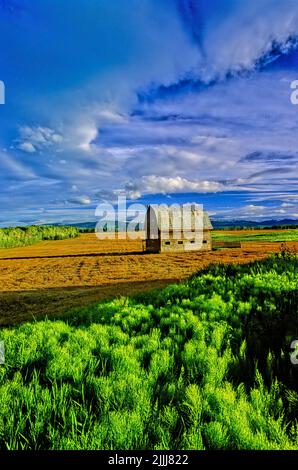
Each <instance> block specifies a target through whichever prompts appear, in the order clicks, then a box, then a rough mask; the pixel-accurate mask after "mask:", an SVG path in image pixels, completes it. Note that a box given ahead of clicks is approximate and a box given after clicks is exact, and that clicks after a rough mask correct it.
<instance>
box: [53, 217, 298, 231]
mask: <svg viewBox="0 0 298 470" xmlns="http://www.w3.org/2000/svg"><path fill="white" fill-rule="evenodd" d="M96 224H97V222H79V223H77V222H74V223H68V224H53V225H70V226H72V227H77V228H79V229H89V230H94V229H95V226H96ZM212 225H213V227H214V228H215V229H228V228H232V229H235V228H248V229H249V228H278V227H293V228H294V227H297V228H298V220H297V219H296V220H295V219H282V220H275V219H269V220H262V221H258V222H257V221H253V220H239V219H235V220H212Z"/></svg>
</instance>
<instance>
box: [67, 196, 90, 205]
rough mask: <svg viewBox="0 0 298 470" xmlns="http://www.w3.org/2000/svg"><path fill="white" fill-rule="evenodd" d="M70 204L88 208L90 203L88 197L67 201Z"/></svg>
mask: <svg viewBox="0 0 298 470" xmlns="http://www.w3.org/2000/svg"><path fill="white" fill-rule="evenodd" d="M69 202H70V203H71V204H78V205H80V206H88V205H90V204H91V203H92V201H91V199H90V197H89V196H76V197H73V198H71V199H69Z"/></svg>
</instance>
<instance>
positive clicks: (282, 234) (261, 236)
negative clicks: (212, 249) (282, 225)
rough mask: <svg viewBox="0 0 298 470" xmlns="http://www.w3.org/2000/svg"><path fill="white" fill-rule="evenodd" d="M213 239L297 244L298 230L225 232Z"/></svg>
mask: <svg viewBox="0 0 298 470" xmlns="http://www.w3.org/2000/svg"><path fill="white" fill-rule="evenodd" d="M212 238H213V240H215V241H231V242H257V241H262V242H297V241H298V229H292V230H283V231H275V232H268V233H258V232H257V231H255V232H253V233H249V232H248V233H237V232H236V233H235V234H234V233H233V234H231V233H225V231H221V232H214V233H213V234H212Z"/></svg>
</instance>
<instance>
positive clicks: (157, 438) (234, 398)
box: [0, 253, 298, 450]
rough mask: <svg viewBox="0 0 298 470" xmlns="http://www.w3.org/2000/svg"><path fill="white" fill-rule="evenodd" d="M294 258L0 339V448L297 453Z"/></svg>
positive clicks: (204, 278) (219, 271)
mask: <svg viewBox="0 0 298 470" xmlns="http://www.w3.org/2000/svg"><path fill="white" fill-rule="evenodd" d="M297 287H298V258H297V256H295V255H290V254H287V253H283V254H280V255H278V256H275V257H273V258H271V259H269V260H266V261H263V262H257V263H254V264H251V265H246V266H217V265H216V266H211V267H210V268H209V269H208V270H206V271H205V272H203V273H202V274H200V275H198V276H194V277H193V278H192V279H190V280H189V281H188V282H186V283H184V284H179V285H172V286H169V287H167V288H166V289H164V290H160V291H156V292H154V293H151V294H146V295H145V294H144V295H141V296H139V297H138V298H135V299H126V298H121V299H117V300H114V301H112V302H108V303H103V304H97V305H94V306H91V307H88V308H85V309H82V310H77V311H74V312H70V313H69V315H68V317H67V320H66V321H62V320H61V321H60V320H57V321H41V322H36V323H27V324H23V325H21V326H19V327H16V328H10V329H3V330H1V331H0V340H3V341H4V343H5V348H6V363H5V365H3V366H0V449H109V450H125V449H127V450H136V449H151V450H153V449H154V450H166V449H171V450H179V449H183V450H188V449H208V450H210V449H262V450H264V449H298V427H297V421H296V420H297V416H298V393H297V391H298V371H297V369H295V368H294V366H293V365H292V364H291V361H290V351H289V344H290V342H291V339H292V338H297V339H298V336H297V335H298V315H297V312H298V298H297Z"/></svg>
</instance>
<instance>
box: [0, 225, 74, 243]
mask: <svg viewBox="0 0 298 470" xmlns="http://www.w3.org/2000/svg"><path fill="white" fill-rule="evenodd" d="M77 236H79V230H78V229H77V228H75V227H62V226H61V227H60V226H57V227H55V226H36V225H32V226H30V227H15V228H1V229H0V248H15V247H21V246H27V245H33V244H34V243H38V242H40V241H42V240H64V239H67V238H75V237H77Z"/></svg>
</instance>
